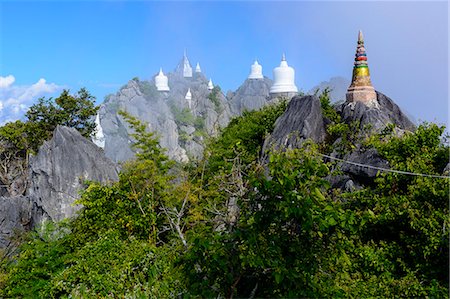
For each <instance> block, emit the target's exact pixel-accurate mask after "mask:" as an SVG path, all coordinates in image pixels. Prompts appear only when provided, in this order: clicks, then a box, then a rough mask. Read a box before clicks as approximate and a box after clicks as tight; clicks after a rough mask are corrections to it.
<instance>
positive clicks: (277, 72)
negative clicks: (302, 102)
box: [270, 54, 298, 94]
mask: <svg viewBox="0 0 450 299" xmlns="http://www.w3.org/2000/svg"><path fill="white" fill-rule="evenodd" d="M297 92H298V89H297V86H295V71H294V69H293V68H291V67H290V66H289V65H288V64H287V61H286V57H285V55H284V54H283V58H282V59H281V63H280V66H279V67H276V68H274V69H273V85H272V87H271V88H270V93H271V94H293V93H297Z"/></svg>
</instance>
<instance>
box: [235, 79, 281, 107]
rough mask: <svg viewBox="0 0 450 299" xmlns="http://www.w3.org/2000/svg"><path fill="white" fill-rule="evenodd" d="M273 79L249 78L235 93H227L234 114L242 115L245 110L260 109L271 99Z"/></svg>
mask: <svg viewBox="0 0 450 299" xmlns="http://www.w3.org/2000/svg"><path fill="white" fill-rule="evenodd" d="M271 86H272V80H270V79H269V78H267V77H264V79H247V80H245V81H244V83H243V84H242V85H241V86H240V87H239V88H238V90H236V92H234V93H230V94H227V98H228V99H229V103H230V109H231V112H232V113H233V115H241V114H242V113H243V112H244V111H246V110H247V111H251V110H258V109H261V108H262V107H263V106H264V105H266V104H267V103H268V102H269V100H270V95H269V91H270V87H271Z"/></svg>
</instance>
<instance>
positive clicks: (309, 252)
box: [0, 93, 450, 298]
mask: <svg viewBox="0 0 450 299" xmlns="http://www.w3.org/2000/svg"><path fill="white" fill-rule="evenodd" d="M326 97H327V95H326V93H325V94H323V95H322V96H321V100H322V107H323V109H324V111H325V115H326V116H327V117H329V119H330V125H329V133H330V136H331V135H333V134H339V130H338V129H336V128H339V127H341V128H342V127H343V125H342V124H341V123H340V119H339V117H338V115H335V114H333V112H332V111H331V110H329V105H330V104H329V101H328V100H327V98H326ZM285 107H286V104H285V103H284V102H281V103H279V104H277V105H273V106H268V107H265V108H263V109H262V110H260V111H253V112H246V113H245V114H244V115H243V116H241V117H237V118H235V119H234V120H233V121H232V122H231V123H230V125H229V126H228V127H227V128H225V129H224V130H223V131H222V132H221V135H220V136H219V137H218V138H217V139H214V140H211V142H210V143H209V146H208V148H207V149H206V150H205V158H204V159H203V160H202V161H198V162H195V163H193V164H191V165H188V166H182V165H176V164H175V163H173V162H171V161H170V160H169V159H168V158H167V157H166V155H165V154H164V151H163V150H162V149H161V148H160V147H159V145H158V142H157V140H156V139H155V138H154V136H153V134H152V133H148V132H146V131H145V125H143V124H142V123H140V122H139V121H138V120H136V119H135V118H133V117H131V116H129V115H126V114H123V116H124V117H125V118H126V119H127V120H128V121H129V123H130V125H131V126H132V128H133V129H134V130H135V136H134V139H135V140H136V143H135V145H134V146H135V148H136V150H137V152H138V155H137V157H136V159H135V160H134V161H131V162H129V163H128V164H126V165H125V166H124V168H123V170H122V173H121V174H120V180H119V181H118V182H117V183H115V184H113V185H111V186H102V185H100V184H98V183H95V182H90V183H88V187H87V189H86V190H85V191H84V192H83V194H82V197H81V199H80V200H79V203H81V204H83V205H84V209H82V210H81V212H80V214H79V217H78V218H76V219H73V220H71V221H65V222H61V223H56V224H51V223H47V224H46V225H44V226H43V227H41V228H39V229H37V230H36V231H34V232H32V233H30V234H29V235H28V236H27V239H26V242H24V243H23V244H22V246H21V247H20V250H19V253H18V255H17V256H14V257H12V258H7V257H4V258H3V260H2V263H1V272H0V297H26V298H29V297H41V298H65V297H76V298H98V297H120V298H122V297H126V298H136V297H138V298H149V297H150V298H173V297H177V296H180V297H187V298H190V297H193V298H211V297H221V298H223V297H226V298H232V297H244V298H254V297H292V298H298V297H301V298H304V297H308V298H327V297H357V298H364V297H398V296H406V297H426V296H429V297H437V298H440V297H447V296H448V291H449V285H448V280H449V277H448V267H449V264H448V252H449V239H448V236H449V234H448V227H449V225H450V223H449V222H450V218H449V203H448V198H449V180H448V179H445V178H432V177H423V176H410V175H404V174H398V173H379V175H378V176H377V178H376V179H375V180H374V181H373V182H371V184H369V185H368V186H367V187H365V188H363V189H360V190H357V191H354V192H351V193H346V192H343V191H342V190H340V189H332V188H331V187H330V185H329V183H328V181H327V180H326V179H325V178H326V177H327V176H328V175H330V169H331V168H332V166H333V165H332V164H331V163H326V162H324V160H323V158H322V156H320V152H321V151H327V150H330V148H329V145H324V144H321V145H317V144H314V143H312V142H306V143H305V144H304V146H303V147H302V148H299V149H293V150H286V151H282V152H272V153H270V155H269V156H270V158H269V161H268V164H267V165H264V164H262V163H261V162H260V161H259V157H260V155H261V147H262V142H263V140H264V138H265V136H266V135H267V134H268V133H270V132H271V131H272V130H273V125H274V122H275V120H276V119H277V117H278V116H279V115H281V113H283V111H284V109H285ZM327 109H328V110H327ZM330 128H331V129H330ZM349 131H350V130H349V128H344V129H342V132H343V133H345V134H350V133H349ZM443 131H444V128H443V127H439V126H437V125H435V124H422V125H420V126H419V127H418V129H417V130H416V131H415V132H414V133H406V134H404V135H403V136H401V137H398V136H396V135H395V134H392V133H389V132H388V131H386V132H383V133H382V134H375V135H372V136H368V138H367V139H366V140H363V143H364V146H367V147H369V146H370V147H375V148H376V149H377V150H378V151H379V153H380V154H381V155H382V156H383V157H384V158H385V159H387V160H388V161H389V163H390V165H391V167H392V168H393V169H397V170H402V171H408V172H415V173H422V174H442V171H443V169H444V168H445V166H446V164H447V163H448V161H449V147H448V144H447V143H446V140H444V139H443V137H442V134H443ZM335 137H336V136H334V137H333V136H332V137H330V138H332V139H333V140H334V139H335ZM328 140H330V139H328ZM347 140H349V139H347Z"/></svg>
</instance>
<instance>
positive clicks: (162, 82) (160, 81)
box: [155, 68, 170, 91]
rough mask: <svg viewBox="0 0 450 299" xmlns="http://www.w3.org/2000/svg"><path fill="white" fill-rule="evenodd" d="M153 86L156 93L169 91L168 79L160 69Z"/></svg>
mask: <svg viewBox="0 0 450 299" xmlns="http://www.w3.org/2000/svg"><path fill="white" fill-rule="evenodd" d="M155 86H156V89H157V90H158V91H170V88H169V79H168V78H167V76H166V75H164V73H163V71H162V68H160V69H159V74H158V75H157V76H156V77H155Z"/></svg>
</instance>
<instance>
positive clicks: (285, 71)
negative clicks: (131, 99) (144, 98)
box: [155, 53, 298, 101]
mask: <svg viewBox="0 0 450 299" xmlns="http://www.w3.org/2000/svg"><path fill="white" fill-rule="evenodd" d="M201 72H202V70H201V68H200V64H199V63H197V66H196V67H195V73H201ZM183 77H184V78H192V67H191V65H190V63H189V59H188V58H187V55H186V53H185V54H184V57H183ZM273 78H274V80H273V85H272V87H271V88H270V94H271V95H273V96H278V95H295V94H297V92H298V89H297V86H295V71H294V69H293V68H292V67H290V66H289V65H288V63H287V61H286V57H285V55H284V54H283V57H282V59H281V63H280V66H278V67H276V68H274V70H273ZM248 79H250V80H263V79H264V76H263V73H262V66H261V65H260V64H259V63H258V61H257V60H255V62H254V63H253V65H252V66H251V71H250V75H249V76H248ZM155 86H156V89H157V90H158V91H161V92H167V91H170V87H169V79H168V78H167V76H166V75H164V73H163V70H162V68H160V69H159V74H158V75H157V76H155ZM213 88H214V84H213V83H212V80H211V79H209V82H208V90H212V89H213ZM185 98H186V100H188V101H189V100H192V93H191V90H190V88H189V89H188V91H187V93H186V96H185Z"/></svg>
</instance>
